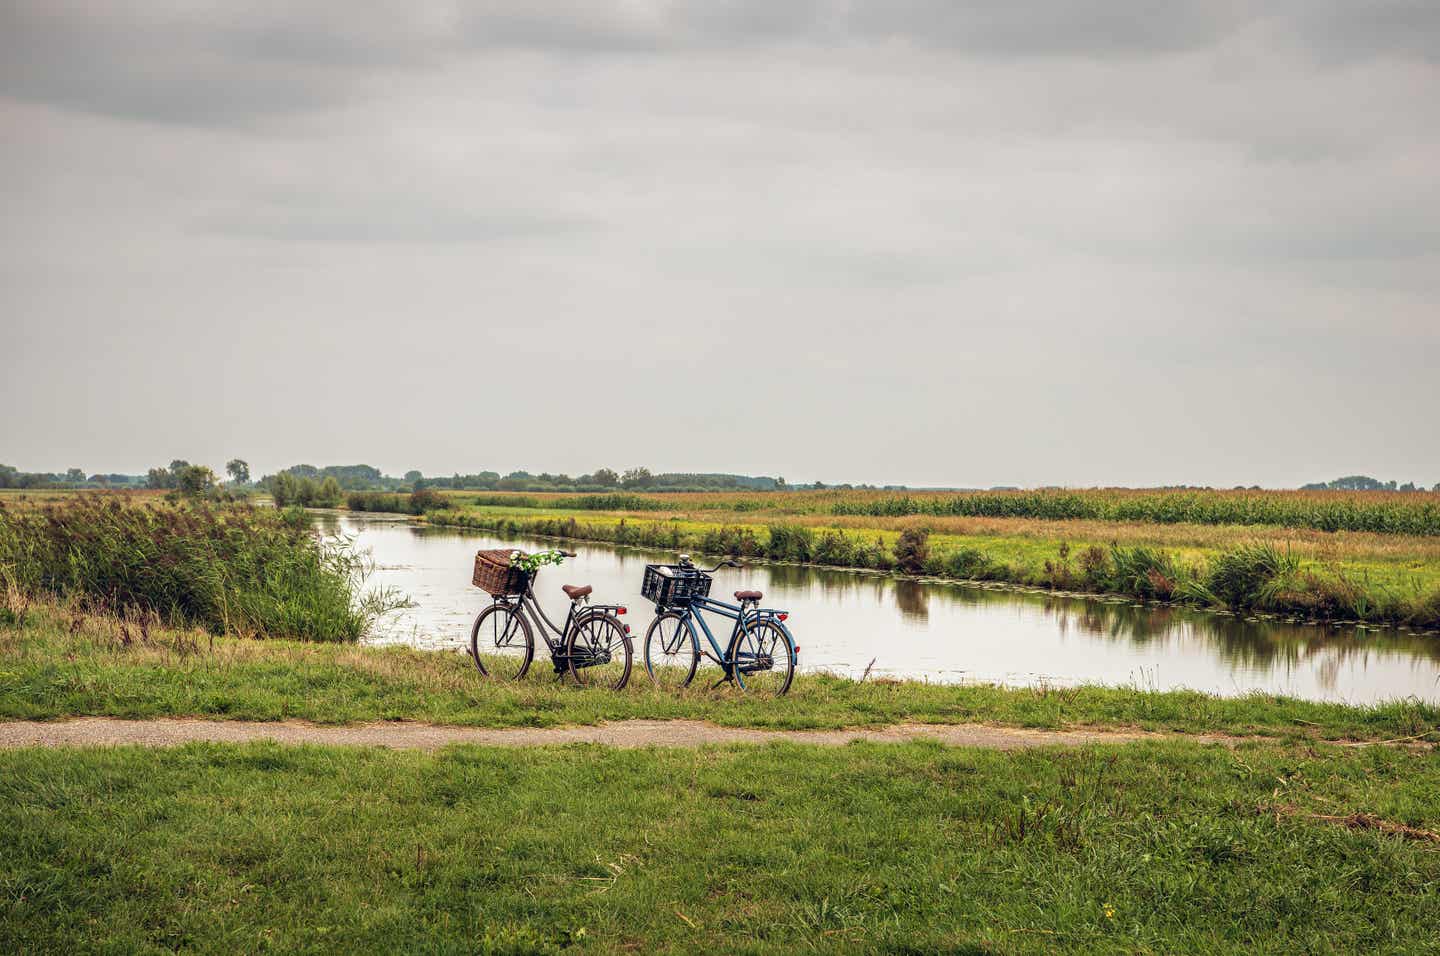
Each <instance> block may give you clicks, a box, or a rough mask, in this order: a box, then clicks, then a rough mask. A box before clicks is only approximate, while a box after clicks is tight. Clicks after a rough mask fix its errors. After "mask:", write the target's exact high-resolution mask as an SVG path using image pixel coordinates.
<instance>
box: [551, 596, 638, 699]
mask: <svg viewBox="0 0 1440 956" xmlns="http://www.w3.org/2000/svg"><path fill="white" fill-rule="evenodd" d="M632 656H633V651H632V649H631V647H630V633H629V632H628V631H626V630H625V625H623V624H621V623H620V621H619V619H618V618H616V617H614V616H613V615H610V614H592V615H590V616H589V617H586V618H583V619H582V620H580V621H578V622H576V624H575V625H574V626H573V627H571V628H570V635H569V637H567V638H566V640H565V659H566V662H567V663H568V665H569V668H570V676H571V677H573V678H575V683H576V684H579V685H580V686H581V687H608V688H610V689H611V690H623V689H624V688H625V685H626V684H628V683H629V682H630V664H631V657H632Z"/></svg>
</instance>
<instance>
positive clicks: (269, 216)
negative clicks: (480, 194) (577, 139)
mask: <svg viewBox="0 0 1440 956" xmlns="http://www.w3.org/2000/svg"><path fill="white" fill-rule="evenodd" d="M594 225H595V224H594V223H591V222H587V221H585V220H582V219H578V218H573V217H563V216H551V215H546V214H544V213H541V212H535V211H526V210H515V211H502V210H487V211H483V212H474V213H472V212H467V211H465V210H462V209H454V208H446V207H443V206H438V205H433V204H429V203H424V202H416V201H411V202H407V203H404V204H398V203H395V202H390V203H382V204H376V203H375V202H374V201H373V200H372V201H369V202H366V201H364V200H363V199H357V200H356V201H355V202H354V203H352V204H350V205H338V204H337V205H314V204H307V203H304V202H295V203H287V204H284V205H259V206H254V207H251V208H245V209H238V210H235V211H231V212H225V213H217V214H212V215H208V216H203V217H200V218H198V219H196V220H195V221H194V222H193V223H192V224H191V229H192V230H193V231H195V232H197V233H200V234H206V235H218V236H232V237H243V238H254V239H277V240H286V241H301V242H354V243H377V242H378V243H397V242H398V243H404V242H420V243H457V242H500V241H506V240H515V239H538V238H547V237H550V238H553V237H557V236H563V235H565V234H568V233H578V232H583V231H586V230H589V229H592V228H594Z"/></svg>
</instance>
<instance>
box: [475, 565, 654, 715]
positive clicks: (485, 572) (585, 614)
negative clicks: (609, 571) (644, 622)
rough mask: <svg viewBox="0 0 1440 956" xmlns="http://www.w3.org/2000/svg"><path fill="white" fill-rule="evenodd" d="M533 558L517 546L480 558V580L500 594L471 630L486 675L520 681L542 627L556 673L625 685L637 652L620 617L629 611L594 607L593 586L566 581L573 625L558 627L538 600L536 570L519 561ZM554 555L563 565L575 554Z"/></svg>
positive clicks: (477, 568) (617, 686)
mask: <svg viewBox="0 0 1440 956" xmlns="http://www.w3.org/2000/svg"><path fill="white" fill-rule="evenodd" d="M512 556H518V558H514V557H512ZM526 557H528V556H527V555H524V554H522V553H521V552H518V551H509V550H495V551H481V552H480V553H479V554H477V555H476V556H475V578H474V582H475V584H476V585H477V586H479V587H482V588H484V589H485V590H487V591H489V592H490V594H491V595H492V596H493V597H494V599H495V600H494V603H492V604H491V605H490V606H489V607H487V608H486V609H485V610H483V611H481V612H480V614H479V616H478V617H476V618H475V623H474V624H473V625H472V626H471V628H470V656H471V657H472V658H473V659H474V661H475V666H476V667H478V668H479V669H480V673H482V674H485V675H487V676H489V675H494V676H495V677H498V678H501V679H504V680H520V679H521V678H522V677H524V676H525V674H526V672H527V671H529V670H530V662H531V661H532V660H534V658H535V637H534V634H535V631H539V633H540V636H541V638H543V639H544V641H545V646H546V647H548V648H549V649H550V659H551V662H552V663H553V664H554V665H555V673H556V675H559V676H563V675H564V674H566V673H569V674H570V676H571V677H573V678H575V682H576V683H577V684H579V685H581V686H596V687H609V688H611V689H612V690H620V689H621V688H623V687H624V686H625V684H626V683H627V682H628V681H629V680H630V663H631V656H632V650H631V644H630V628H629V627H627V626H626V625H624V624H621V623H620V619H619V615H621V614H624V613H625V610H626V609H625V608H624V607H623V606H621V605H618V604H591V603H590V591H591V588H590V586H589V585H588V584H587V585H574V584H566V585H564V586H563V587H562V588H561V590H563V591H564V592H565V596H566V597H568V598H569V599H570V610H569V612H568V613H567V614H566V615H565V624H564V625H563V626H561V627H557V626H556V625H555V622H553V621H551V620H550V618H549V617H548V616H546V614H545V609H544V608H542V607H541V606H540V602H539V601H537V600H536V599H535V591H534V589H533V588H532V585H533V583H534V580H535V574H536V572H535V571H526V570H524V569H522V568H519V567H515V566H514V565H513V564H512V561H513V560H519V559H525V558H526ZM554 557H555V558H556V559H557V560H555V562H554V563H557V564H558V563H559V561H560V560H561V559H563V558H573V557H575V554H574V552H571V551H558V552H554ZM532 625H533V627H532ZM551 635H554V637H553V639H552V637H551Z"/></svg>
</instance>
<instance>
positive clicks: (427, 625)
mask: <svg viewBox="0 0 1440 956" xmlns="http://www.w3.org/2000/svg"><path fill="white" fill-rule="evenodd" d="M318 520H319V522H320V525H321V527H322V529H324V530H326V531H329V532H332V533H333V532H342V533H344V534H346V535H353V536H355V537H356V539H357V543H358V544H359V545H360V546H361V547H366V548H370V549H371V550H372V552H373V554H374V558H375V562H376V565H377V567H376V572H375V575H374V577H373V578H372V579H371V583H372V584H374V585H381V586H393V587H396V588H399V589H400V590H402V591H404V592H405V593H406V594H408V595H410V597H411V598H412V599H413V600H414V601H415V602H416V605H417V606H416V607H414V608H411V609H409V610H406V611H402V612H399V613H397V614H396V615H394V616H392V617H391V618H388V619H387V620H385V621H383V622H382V623H381V624H380V625H379V627H377V629H376V632H375V634H374V635H373V636H372V638H371V640H372V641H373V642H375V643H406V644H414V645H417V646H420V647H428V648H456V649H459V648H462V647H465V646H466V645H467V643H468V641H469V628H470V622H471V621H472V620H473V619H474V616H475V615H476V614H477V613H479V611H480V610H481V609H482V608H483V607H484V606H485V605H486V604H487V603H488V601H489V599H488V597H487V596H486V595H485V594H483V593H482V592H481V591H479V590H478V589H476V588H474V587H472V586H471V585H470V572H471V566H472V564H473V561H474V555H475V551H476V550H477V549H480V548H498V547H519V548H523V549H526V550H542V549H544V548H550V547H555V546H556V545H555V543H554V542H544V541H537V540H534V539H526V538H509V539H503V540H502V539H500V538H497V537H494V536H490V535H486V534H483V533H477V532H469V531H457V530H453V529H445V528H427V527H420V526H416V525H412V524H410V523H408V522H406V521H403V520H396V519H393V518H381V517H355V516H350V515H343V516H339V515H324V516H321V517H320V518H319V519H318ZM565 547H566V548H567V549H568V550H571V551H577V552H579V555H580V556H579V557H578V558H572V559H570V560H568V561H567V562H566V563H565V564H564V565H563V566H562V567H559V568H556V567H548V568H545V569H543V570H542V571H541V572H540V575H539V578H538V579H537V581H536V588H535V592H536V594H537V596H539V598H540V600H541V602H542V603H543V604H544V605H545V608H546V611H547V612H548V613H550V616H551V617H552V618H555V619H556V620H563V619H564V616H565V605H566V598H565V596H564V595H563V594H561V592H560V585H562V584H591V585H594V587H595V597H596V598H597V599H598V600H602V601H605V602H607V603H621V604H628V605H629V607H630V616H629V617H628V618H627V620H628V621H629V622H630V624H631V627H632V628H633V629H634V631H635V637H636V639H637V641H636V653H637V655H638V654H639V653H640V640H641V639H643V636H644V633H645V627H646V625H647V624H648V623H649V621H650V617H651V615H652V613H653V608H652V606H651V605H650V604H648V603H647V602H645V601H644V600H643V599H642V598H641V597H640V579H641V575H642V573H643V571H644V566H645V564H646V563H647V562H655V561H659V562H665V561H673V560H674V555H673V554H670V553H668V552H644V551H638V550H635V549H628V548H626V549H621V548H614V547H610V546H608V545H600V544H577V543H570V544H566V545H565ZM711 563H713V562H711ZM742 587H744V588H758V589H759V590H761V591H764V592H765V601H764V604H765V605H766V606H767V607H776V608H785V609H788V610H789V611H790V612H791V617H790V621H789V623H790V625H791V628H792V630H793V631H794V633H795V638H796V642H797V643H798V644H799V645H800V647H801V652H800V665H801V668H802V669H804V670H830V671H835V672H837V673H841V674H849V675H855V676H858V675H859V674H861V673H862V672H864V670H865V668H866V666H867V665H869V664H870V662H871V660H872V659H873V660H874V667H873V669H872V673H874V674H877V675H892V676H896V677H915V678H925V679H927V680H931V681H941V682H948V683H959V682H966V681H994V682H999V683H1005V684H1012V685H1035V684H1040V683H1042V682H1048V683H1052V684H1076V683H1103V684H1125V685H1137V686H1140V687H1143V688H1147V689H1150V688H1154V689H1162V690H1163V689H1168V688H1175V687H1190V688H1194V689H1197V690H1204V691H1210V692H1213V693H1219V694H1240V693H1244V692H1247V691H1251V690H1265V691H1271V692H1275V693H1284V694H1289V695H1292V696H1297V697H1306V698H1311V699H1316V700H1338V701H1350V702H1355V703H1363V702H1371V701H1376V700H1386V699H1390V698H1396V697H1409V696H1415V697H1419V698H1421V699H1423V700H1427V701H1437V700H1440V637H1435V636H1433V635H1431V636H1425V635H1417V634H1408V633H1404V632H1400V631H1395V630H1390V629H1381V630H1376V629H1364V630H1355V629H1344V628H1327V627H1310V626H1297V625H1291V624H1284V623H1278V622H1270V621H1246V620H1241V619H1238V618H1235V617H1230V616H1228V615H1215V614H1205V613H1201V612H1197V611H1188V610H1182V609H1176V608H1163V607H1148V606H1143V605H1135V604H1132V603H1131V602H1129V601H1123V600H1113V601H1111V600H1085V599H1079V598H1062V597H1051V596H1047V595H1037V594H1027V593H1017V592H1013V591H995V590H986V589H984V588H978V587H972V586H965V585H958V584H947V583H937V582H917V581H899V580H894V579H892V578H888V577H881V576H877V575H868V574H855V573H851V572H846V571H834V570H825V569H819V568H801V567H786V566H766V565H756V566H753V567H749V568H745V569H742V570H738V571H736V570H726V569H722V570H721V571H719V572H717V573H716V575H715V583H714V585H713V587H712V589H711V593H712V594H713V595H715V596H716V597H720V598H721V599H728V598H729V595H730V592H731V591H734V590H736V589H738V588H742ZM727 624H728V622H726V621H722V620H718V619H717V620H714V621H712V623H711V627H712V629H713V630H716V631H717V637H720V638H721V640H722V643H723V639H724V636H723V635H724V634H728V631H725V632H723V634H722V633H719V632H720V628H721V627H722V626H724V625H727ZM702 640H703V638H702Z"/></svg>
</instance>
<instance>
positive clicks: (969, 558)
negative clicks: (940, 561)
mask: <svg viewBox="0 0 1440 956" xmlns="http://www.w3.org/2000/svg"><path fill="white" fill-rule="evenodd" d="M990 567H991V565H990V559H989V558H988V557H986V556H985V552H983V551H981V550H980V549H979V548H961V549H960V550H959V551H956V552H955V553H953V554H951V555H950V556H949V557H947V558H946V559H945V573H946V574H949V575H951V576H952V577H957V578H968V579H970V580H972V581H983V580H985V579H986V578H987V577H988V576H989V574H990Z"/></svg>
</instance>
